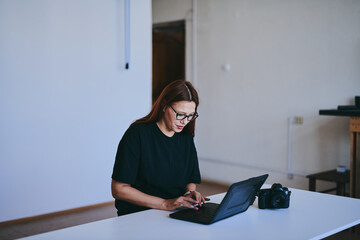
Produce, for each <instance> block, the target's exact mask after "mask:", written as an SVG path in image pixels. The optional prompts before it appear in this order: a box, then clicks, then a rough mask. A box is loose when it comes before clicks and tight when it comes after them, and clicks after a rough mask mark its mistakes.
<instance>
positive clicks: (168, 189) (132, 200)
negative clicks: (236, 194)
mask: <svg viewBox="0 0 360 240" xmlns="http://www.w3.org/2000/svg"><path fill="white" fill-rule="evenodd" d="M198 104H199V97H198V93H197V92H196V90H195V88H194V87H193V86H192V84H191V83H190V82H187V81H183V80H177V81H174V82H172V83H170V84H169V85H168V86H167V87H166V88H165V89H164V90H163V91H162V93H161V94H160V96H159V98H158V99H157V100H156V102H155V103H154V105H153V107H152V109H151V111H150V113H149V114H148V115H147V116H145V117H143V118H141V119H139V120H137V121H135V122H134V123H133V124H131V126H130V127H129V128H128V130H127V131H126V132H125V134H124V136H123V137H122V139H121V141H120V143H119V147H118V150H117V154H116V160H115V164H114V169H113V174H112V182H111V190H112V195H113V197H114V198H115V206H116V208H117V210H118V215H119V216H120V215H124V214H128V213H133V212H138V211H142V210H146V209H149V208H156V209H162V210H174V209H176V208H179V207H187V208H193V209H194V210H198V206H201V205H202V204H204V203H205V201H207V200H209V199H208V198H205V197H203V196H202V195H201V194H200V193H199V192H197V191H196V183H200V172H199V166H198V159H197V153H196V149H195V145H194V141H193V138H194V132H195V119H196V118H197V117H198V114H197V112H196V110H197V107H198Z"/></svg>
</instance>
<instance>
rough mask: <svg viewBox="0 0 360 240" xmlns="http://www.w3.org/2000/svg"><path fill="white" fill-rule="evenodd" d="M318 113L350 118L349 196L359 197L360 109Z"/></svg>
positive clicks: (331, 110) (332, 110) (330, 110)
mask: <svg viewBox="0 0 360 240" xmlns="http://www.w3.org/2000/svg"><path fill="white" fill-rule="evenodd" d="M319 114H320V115H328V116H344V117H349V118H350V145H351V146H350V197H353V198H360V154H359V147H360V109H355V110H338V109H329V110H320V111H319Z"/></svg>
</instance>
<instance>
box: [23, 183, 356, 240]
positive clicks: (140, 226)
mask: <svg viewBox="0 0 360 240" xmlns="http://www.w3.org/2000/svg"><path fill="white" fill-rule="evenodd" d="M264 187H269V186H267V185H265V186H264ZM290 190H291V191H292V193H291V199H290V207H289V208H288V209H276V210H269V209H266V210H263V209H259V208H258V205H257V200H256V201H255V202H254V204H253V205H252V206H251V207H250V208H249V209H248V210H247V211H246V212H244V213H240V214H237V215H235V216H233V217H230V218H227V219H224V220H221V221H219V222H216V223H214V224H211V225H202V224H197V223H191V222H186V221H181V220H176V219H172V218H170V217H169V213H170V212H168V211H161V210H147V211H143V212H138V213H134V214H129V215H125V216H121V217H115V218H110V219H106V220H102V221H97V222H93V223H88V224H83V225H79V226H75V227H70V228H66V229H62V230H57V231H53V232H49V233H43V234H39V235H35V236H31V237H28V238H25V239H28V240H30V239H53V240H55V239H61V240H63V239H104V240H105V239H172V240H174V239H184V238H185V239H189V238H191V239H206V240H210V239H284V240H285V239H286V240H288V239H321V238H324V237H327V236H330V235H332V234H334V233H337V232H340V231H342V230H344V229H347V228H349V227H352V226H355V225H357V224H359V223H360V199H354V198H347V197H340V196H335V195H330V194H323V193H315V192H309V191H304V190H298V189H290ZM224 195H225V194H224V193H222V194H218V195H214V196H212V197H211V202H217V203H220V201H221V200H222V198H223V197H224Z"/></svg>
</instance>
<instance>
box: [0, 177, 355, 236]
mask: <svg viewBox="0 0 360 240" xmlns="http://www.w3.org/2000/svg"><path fill="white" fill-rule="evenodd" d="M226 190H227V186H224V185H219V184H214V183H203V184H201V185H199V186H198V191H200V192H201V193H202V194H203V195H205V196H209V195H213V194H217V193H221V192H225V191H226ZM116 216H117V215H116V210H115V208H114V206H113V204H111V205H106V206H101V207H96V208H92V209H87V210H81V211H76V212H71V213H64V214H58V215H56V216H50V217H46V218H42V219H36V220H32V221H28V222H21V223H14V224H11V225H6V226H3V225H0V239H1V240H11V239H17V238H22V237H26V236H32V235H35V234H39V233H44V232H49V231H53V230H57V229H62V228H66V227H71V226H75V225H79V224H84V223H89V222H93V221H98V220H102V219H106V218H111V217H116ZM358 228H359V227H358ZM338 239H339V240H340V239H341V240H355V239H360V233H359V230H358V231H357V233H355V232H354V231H352V230H345V231H343V232H340V233H338V234H335V235H333V236H330V237H328V238H326V240H338Z"/></svg>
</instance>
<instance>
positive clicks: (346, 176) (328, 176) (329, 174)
mask: <svg viewBox="0 0 360 240" xmlns="http://www.w3.org/2000/svg"><path fill="white" fill-rule="evenodd" d="M306 177H307V178H309V190H310V191H314V192H315V191H316V180H322V181H328V182H335V183H336V188H331V189H327V190H323V191H321V192H324V193H325V192H331V191H334V190H336V194H337V195H340V196H346V195H347V194H346V184H348V183H349V182H350V171H349V170H346V172H343V173H340V172H337V171H336V170H330V171H326V172H320V173H315V174H310V175H308V176H306Z"/></svg>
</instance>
